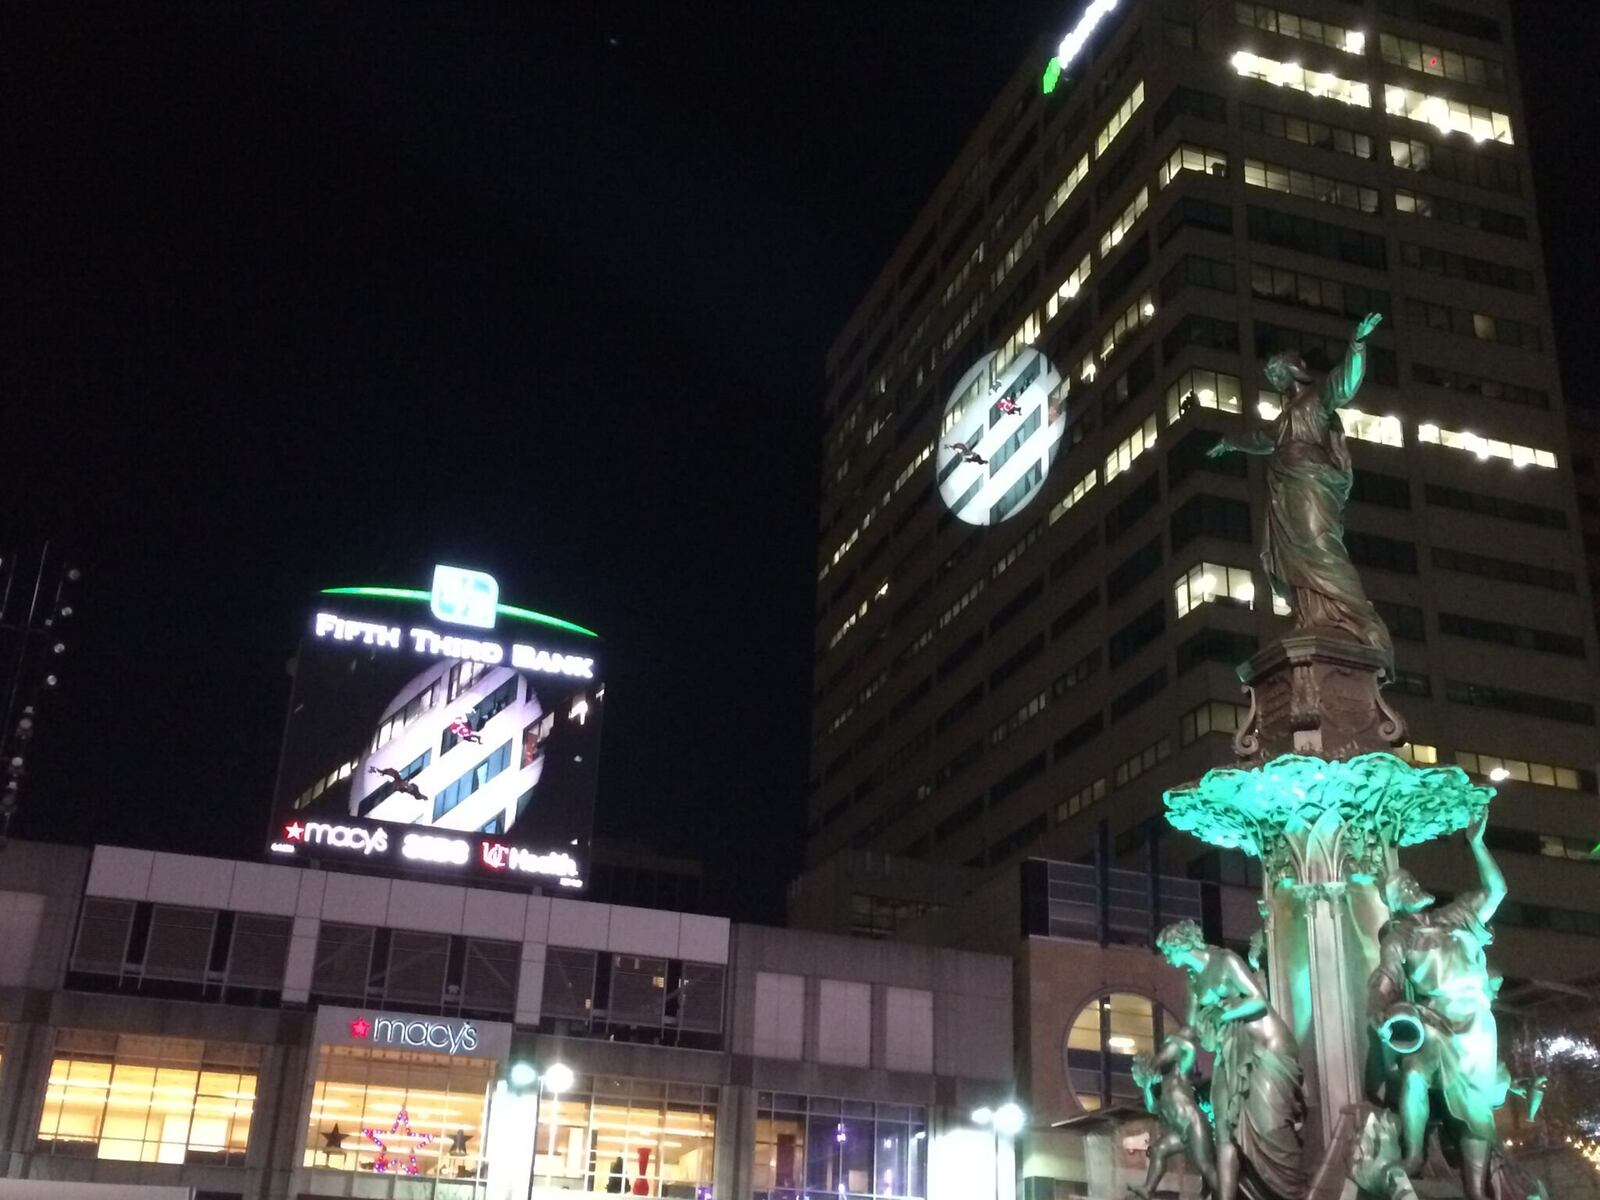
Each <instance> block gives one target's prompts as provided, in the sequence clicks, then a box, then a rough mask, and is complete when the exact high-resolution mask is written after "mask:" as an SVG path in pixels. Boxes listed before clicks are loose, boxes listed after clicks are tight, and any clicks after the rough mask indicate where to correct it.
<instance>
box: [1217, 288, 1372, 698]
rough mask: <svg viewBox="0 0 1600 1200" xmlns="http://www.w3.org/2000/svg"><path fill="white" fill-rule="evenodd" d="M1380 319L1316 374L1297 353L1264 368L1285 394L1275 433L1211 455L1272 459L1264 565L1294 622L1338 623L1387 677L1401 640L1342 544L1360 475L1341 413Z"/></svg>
mask: <svg viewBox="0 0 1600 1200" xmlns="http://www.w3.org/2000/svg"><path fill="white" fill-rule="evenodd" d="M1381 320H1382V318H1381V317H1380V316H1379V315H1378V314H1376V313H1373V314H1371V315H1369V316H1367V317H1365V318H1363V319H1362V321H1361V323H1360V325H1358V326H1357V327H1356V332H1355V336H1354V337H1353V338H1352V339H1351V341H1350V349H1349V352H1348V353H1347V354H1346V355H1345V357H1344V359H1343V361H1341V362H1340V363H1339V364H1338V365H1336V366H1335V367H1334V368H1333V370H1331V371H1330V372H1328V374H1327V376H1326V377H1324V378H1323V379H1321V380H1318V379H1317V378H1316V377H1315V376H1313V375H1312V374H1311V373H1310V371H1309V370H1308V369H1307V368H1306V364H1305V360H1304V359H1303V358H1302V357H1301V356H1300V355H1299V354H1295V353H1287V354H1280V355H1277V356H1276V357H1274V358H1273V359H1272V360H1271V361H1270V362H1269V363H1268V364H1267V367H1266V376H1267V381H1268V382H1269V383H1270V384H1271V385H1272V386H1273V387H1274V388H1275V389H1277V390H1278V391H1279V392H1280V393H1281V394H1282V397H1283V404H1282V408H1281V409H1280V411H1279V413H1278V416H1277V418H1276V419H1275V421H1274V423H1273V429H1272V432H1271V433H1270V434H1254V435H1251V436H1249V437H1246V438H1224V439H1222V440H1221V441H1219V442H1218V443H1217V444H1216V446H1214V447H1213V448H1212V450H1211V454H1212V455H1213V456H1216V455H1221V454H1227V453H1230V452H1238V453H1241V454H1254V455H1260V456H1263V457H1265V458H1266V460H1267V491H1268V504H1267V513H1266V521H1265V529H1264V533H1263V536H1262V547H1261V565H1262V566H1263V567H1264V568H1265V570H1266V573H1267V580H1268V582H1269V583H1270V584H1271V586H1272V590H1273V592H1274V593H1275V594H1277V595H1278V596H1280V597H1281V598H1282V599H1284V600H1285V601H1286V602H1287V603H1288V604H1289V607H1290V610H1291V612H1292V614H1293V617H1294V623H1295V626H1296V628H1300V629H1325V630H1340V631H1343V632H1344V633H1346V634H1348V635H1349V636H1350V637H1352V638H1354V639H1355V640H1356V641H1358V642H1361V643H1363V644H1365V645H1368V646H1371V647H1372V648H1373V649H1375V650H1378V651H1379V652H1380V653H1381V654H1382V655H1383V658H1384V663H1385V669H1386V672H1387V674H1388V675H1389V677H1391V678H1392V677H1393V675H1394V646H1393V643H1392V642H1391V641H1390V638H1389V631H1388V629H1387V628H1385V627H1384V624H1383V620H1382V619H1381V618H1380V617H1379V616H1378V612H1377V609H1375V608H1374V607H1373V605H1372V601H1370V600H1369V599H1367V593H1366V590H1365V589H1364V588H1363V587H1362V586H1361V577H1360V576H1359V575H1358V574H1357V573H1356V569H1355V565H1354V564H1353V563H1351V561H1350V552H1349V551H1348V550H1347V549H1345V544H1344V510H1345V506H1346V505H1347V504H1349V502H1350V488H1351V485H1352V483H1353V481H1354V475H1353V473H1352V470H1351V465H1350V449H1349V447H1348V446H1347V445H1346V444H1345V439H1344V425H1343V423H1342V421H1341V420H1340V417H1339V410H1340V409H1341V408H1344V407H1345V406H1346V405H1348V404H1349V403H1350V401H1351V400H1352V399H1354V398H1355V394H1356V392H1357V391H1358V390H1359V389H1360V387H1361V381H1362V379H1363V378H1364V377H1365V375H1366V369H1367V344H1366V340H1367V338H1368V337H1369V336H1370V335H1371V334H1372V331H1373V330H1374V329H1376V328H1377V327H1378V323H1379V321H1381Z"/></svg>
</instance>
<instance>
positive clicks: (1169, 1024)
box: [1067, 992, 1182, 1112]
mask: <svg viewBox="0 0 1600 1200" xmlns="http://www.w3.org/2000/svg"><path fill="white" fill-rule="evenodd" d="M1181 1024H1182V1022H1181V1021H1179V1020H1178V1019H1177V1018H1176V1017H1174V1016H1172V1015H1171V1014H1170V1013H1168V1012H1166V1011H1165V1010H1163V1009H1162V1007H1161V1006H1160V1005H1159V1004H1157V1003H1156V1002H1155V1001H1154V1000H1151V999H1150V998H1149V997H1147V996H1140V995H1137V994H1135V993H1132V992H1111V993H1108V994H1106V995H1102V996H1099V997H1097V998H1096V999H1094V1000H1091V1001H1089V1003H1088V1004H1087V1005H1085V1006H1084V1008H1083V1009H1082V1011H1080V1012H1079V1013H1078V1015H1077V1016H1076V1017H1074V1018H1073V1020H1072V1027H1071V1028H1070V1029H1069V1030H1068V1031H1067V1082H1068V1083H1069V1084H1070V1085H1071V1087H1072V1094H1073V1097H1074V1098H1075V1099H1076V1100H1077V1101H1078V1103H1079V1104H1080V1105H1081V1106H1082V1107H1083V1108H1084V1109H1086V1110H1088V1111H1090V1112H1093V1111H1096V1110H1098V1109H1101V1108H1107V1107H1112V1106H1117V1105H1129V1106H1136V1105H1138V1104H1139V1103H1141V1102H1142V1101H1141V1100H1140V1092H1139V1088H1138V1087H1137V1086H1136V1085H1135V1084H1134V1082H1133V1056H1134V1055H1136V1054H1144V1055H1153V1054H1155V1052H1156V1048H1157V1047H1158V1046H1160V1045H1161V1039H1162V1038H1163V1037H1164V1036H1165V1035H1166V1033H1167V1031H1169V1030H1175V1029H1177V1028H1178V1026H1179V1025H1181ZM1108 1084H1109V1087H1108V1086H1107V1085H1108Z"/></svg>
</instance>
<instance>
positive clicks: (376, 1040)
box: [350, 1017, 478, 1054]
mask: <svg viewBox="0 0 1600 1200" xmlns="http://www.w3.org/2000/svg"><path fill="white" fill-rule="evenodd" d="M350 1036H351V1037H353V1038H362V1039H370V1040H371V1041H372V1042H373V1044H374V1045H379V1046H407V1047H410V1048H412V1049H416V1050H443V1051H444V1052H445V1053H446V1054H460V1053H461V1052H462V1051H463V1050H476V1049H477V1048H478V1030H477V1029H476V1027H474V1026H473V1024H472V1022H470V1021H462V1022H460V1023H455V1022H451V1021H401V1020H397V1019H396V1018H394V1017H379V1018H378V1019H377V1020H376V1021H369V1020H367V1019H366V1018H365V1017H357V1018H356V1019H355V1020H354V1021H351V1022H350Z"/></svg>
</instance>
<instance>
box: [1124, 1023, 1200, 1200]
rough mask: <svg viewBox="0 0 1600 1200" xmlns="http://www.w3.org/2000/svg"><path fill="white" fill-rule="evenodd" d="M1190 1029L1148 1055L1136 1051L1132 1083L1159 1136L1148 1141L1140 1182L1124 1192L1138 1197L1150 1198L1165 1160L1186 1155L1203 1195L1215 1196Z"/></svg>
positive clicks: (1159, 1183)
mask: <svg viewBox="0 0 1600 1200" xmlns="http://www.w3.org/2000/svg"><path fill="white" fill-rule="evenodd" d="M1194 1060H1195V1033H1194V1030H1192V1029H1180V1030H1178V1032H1176V1033H1173V1034H1169V1035H1168V1036H1167V1037H1166V1038H1164V1039H1163V1040H1162V1042H1161V1049H1160V1050H1158V1051H1157V1052H1156V1054H1155V1056H1154V1057H1151V1056H1150V1055H1148V1054H1136V1055H1134V1058H1133V1081H1134V1083H1136V1084H1138V1085H1139V1088H1140V1090H1141V1091H1143V1092H1144V1106H1145V1108H1147V1109H1148V1110H1149V1111H1150V1112H1151V1113H1153V1114H1154V1115H1155V1117H1156V1119H1157V1120H1158V1121H1160V1122H1161V1135H1160V1136H1159V1137H1158V1138H1156V1139H1155V1141H1153V1142H1151V1143H1150V1170H1149V1171H1148V1172H1146V1174H1145V1177H1144V1184H1143V1185H1142V1186H1141V1185H1139V1184H1134V1185H1133V1186H1131V1187H1129V1189H1128V1190H1129V1191H1130V1192H1132V1193H1133V1194H1134V1195H1135V1196H1138V1197H1139V1200H1150V1198H1151V1197H1152V1196H1154V1195H1155V1194H1156V1189H1157V1188H1159V1187H1160V1186H1161V1179H1162V1177H1163V1176H1164V1175H1166V1173H1167V1161H1168V1160H1169V1159H1171V1158H1172V1156H1173V1155H1175V1154H1187V1155H1188V1156H1189V1161H1190V1162H1191V1163H1193V1164H1194V1169H1195V1170H1196V1171H1198V1172H1200V1178H1201V1179H1202V1180H1203V1181H1204V1183H1205V1187H1204V1189H1203V1191H1204V1194H1205V1195H1207V1196H1215V1195H1216V1194H1217V1164H1216V1155H1215V1154H1214V1153H1213V1149H1212V1145H1211V1122H1210V1121H1208V1120H1207V1119H1206V1114H1205V1112H1204V1111H1202V1109H1201V1108H1200V1101H1199V1098H1198V1097H1197V1096H1196V1095H1195V1093H1194V1080H1193V1079H1192V1078H1191V1076H1192V1075H1193V1073H1194Z"/></svg>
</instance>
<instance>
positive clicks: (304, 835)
mask: <svg viewBox="0 0 1600 1200" xmlns="http://www.w3.org/2000/svg"><path fill="white" fill-rule="evenodd" d="M283 836H284V837H285V838H287V839H288V840H289V841H291V842H299V843H301V844H303V845H307V846H332V847H334V848H335V849H337V850H358V851H360V852H361V853H362V854H364V855H365V854H387V853H388V852H389V834H388V831H386V830H383V829H363V828H362V827H361V826H359V825H330V824H328V823H327V822H325V821H307V822H306V823H305V824H304V825H302V824H301V823H300V822H299V821H290V822H289V824H287V825H285V826H284V827H283Z"/></svg>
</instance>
